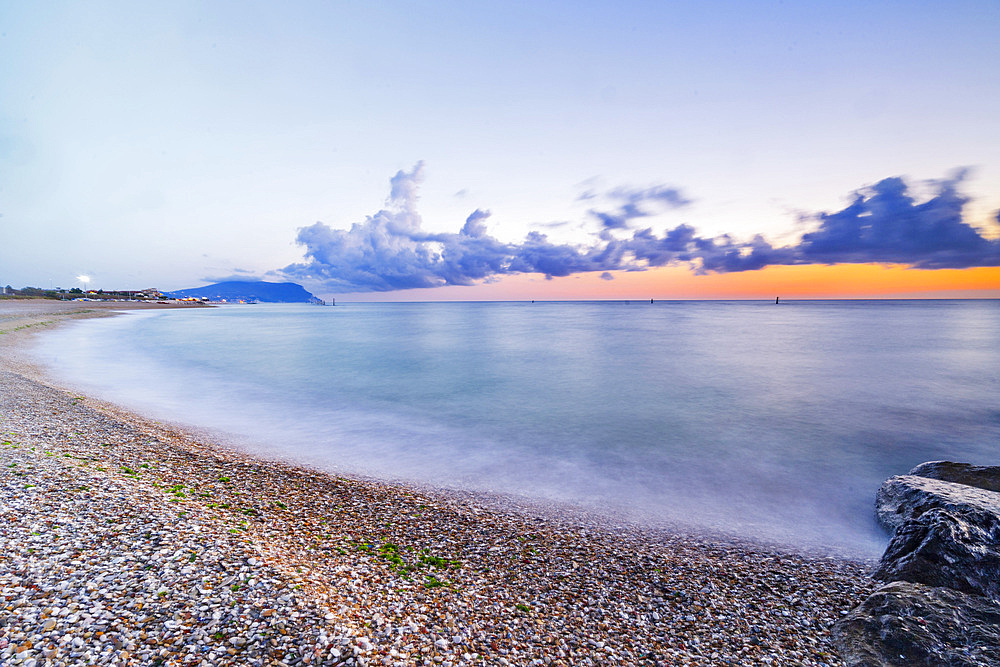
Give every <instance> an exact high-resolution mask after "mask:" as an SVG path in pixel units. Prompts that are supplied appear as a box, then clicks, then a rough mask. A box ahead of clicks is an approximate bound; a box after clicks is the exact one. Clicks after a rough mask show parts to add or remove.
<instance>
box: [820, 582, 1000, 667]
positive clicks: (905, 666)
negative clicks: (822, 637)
mask: <svg viewBox="0 0 1000 667" xmlns="http://www.w3.org/2000/svg"><path fill="white" fill-rule="evenodd" d="M833 641H834V644H835V645H836V646H837V650H838V651H839V653H840V657H841V658H843V660H844V662H845V663H846V664H848V665H851V667H982V666H983V665H1000V607H998V606H997V605H996V604H993V603H992V602H991V601H990V600H987V599H986V598H983V597H979V596H976V595H966V594H964V593H959V592H957V591H953V590H951V589H950V588H944V587H931V586H924V585H922V584H911V583H908V582H895V583H891V584H888V585H886V586H883V587H882V588H880V589H879V590H878V591H877V592H875V593H873V594H872V595H871V596H870V597H869V598H868V599H867V600H865V602H864V603H863V604H861V605H860V606H858V607H856V608H855V609H853V610H851V613H850V614H848V615H847V616H846V617H844V619H842V620H841V621H840V622H839V623H837V625H835V626H834V628H833Z"/></svg>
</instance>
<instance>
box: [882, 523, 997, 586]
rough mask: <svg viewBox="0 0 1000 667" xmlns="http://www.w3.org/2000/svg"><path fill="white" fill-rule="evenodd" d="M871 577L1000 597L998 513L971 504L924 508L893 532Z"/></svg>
mask: <svg viewBox="0 0 1000 667" xmlns="http://www.w3.org/2000/svg"><path fill="white" fill-rule="evenodd" d="M872 576H873V577H874V578H875V579H879V580H881V581H910V582H913V583H919V584H927V585H928V586H946V587H948V588H952V589H954V590H956V591H961V592H963V593H970V594H972V595H982V596H985V597H988V598H992V599H993V600H1000V516H998V515H997V514H995V513H992V512H987V511H983V510H982V509H978V508H972V507H970V508H968V509H966V510H955V509H942V508H934V509H931V510H928V511H926V512H924V513H923V514H921V515H920V516H919V517H917V518H915V519H912V520H910V521H909V522H908V523H906V524H905V525H903V526H902V527H901V528H899V529H898V530H897V531H896V534H895V536H894V537H893V538H892V541H891V542H890V543H889V547H888V548H887V549H886V551H885V554H884V555H883V556H882V560H881V561H880V562H879V566H878V569H877V570H875V573H874V574H873V575H872Z"/></svg>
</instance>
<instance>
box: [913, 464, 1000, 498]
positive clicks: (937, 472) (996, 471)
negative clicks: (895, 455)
mask: <svg viewBox="0 0 1000 667" xmlns="http://www.w3.org/2000/svg"><path fill="white" fill-rule="evenodd" d="M907 474H909V475H916V476H917V477H929V478H931V479H940V480H942V481H945V482H955V483H956V484H965V485H966V486H974V487H976V488H979V489H985V490H987V491H997V492H1000V466H974V465H972V464H971V463H956V462H954V461H928V462H927V463H921V464H920V465H918V466H917V467H916V468H914V469H913V470H911V471H910V472H909V473H907Z"/></svg>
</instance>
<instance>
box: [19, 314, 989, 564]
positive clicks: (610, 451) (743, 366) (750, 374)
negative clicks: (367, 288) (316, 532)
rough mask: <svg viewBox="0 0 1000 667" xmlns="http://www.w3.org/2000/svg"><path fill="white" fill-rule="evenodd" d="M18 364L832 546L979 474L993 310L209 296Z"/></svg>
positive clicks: (532, 486) (692, 525) (386, 463)
mask: <svg viewBox="0 0 1000 667" xmlns="http://www.w3.org/2000/svg"><path fill="white" fill-rule="evenodd" d="M34 354H35V355H36V356H37V358H38V360H40V361H41V362H42V363H43V364H45V365H46V366H48V368H49V369H50V371H51V372H52V373H53V374H54V375H55V376H56V377H57V378H58V379H60V380H61V381H63V382H65V383H66V384H68V385H69V386H72V387H74V388H76V389H77V390H79V391H81V392H84V393H86V394H87V395H91V396H95V397H99V398H103V399H106V400H110V401H113V402H115V403H118V404H120V405H123V406H125V407H128V408H130V409H133V410H135V411H138V412H140V413H142V414H146V415H148V416H151V417H154V418H156V419H162V420H169V421H171V422H176V423H179V424H184V425H189V426H192V427H197V428H199V429H207V430H209V432H211V433H213V434H215V436H216V437H218V438H219V439H220V440H226V441H227V442H228V444H230V445H233V446H238V447H242V448H244V449H246V450H248V451H250V452H252V453H254V454H257V455H259V456H262V457H264V458H266V459H272V460H284V461H289V462H293V463H300V464H304V465H308V466H311V467H315V468H319V469H323V470H327V471H330V472H332V473H338V474H354V475H360V476H366V477H376V478H379V479H383V480H402V481H406V482H410V483H417V484H426V485H431V486H434V487H440V488H446V489H461V490H469V491H481V492H488V493H491V494H504V495H509V496H513V497H517V498H522V499H527V500H531V501H534V502H537V503H539V504H544V505H549V506H556V507H565V508H570V509H572V508H577V509H580V510H583V511H586V512H596V513H603V514H604V515H606V516H607V517H610V518H612V519H613V520H616V521H623V522H629V523H633V522H634V523H638V524H641V525H647V526H651V527H661V526H662V527H670V526H674V527H681V528H683V529H684V530H695V531H702V532H705V533H708V534H713V535H714V534H723V535H731V536H734V537H737V538H744V539H752V540H757V541H762V542H765V543H769V544H775V545H781V546H783V547H788V548H792V549H796V550H801V551H808V552H817V551H818V552H824V553H828V554H831V555H839V556H849V557H861V558H865V557H872V556H877V555H878V554H879V553H881V551H882V549H884V547H885V545H886V542H887V537H886V535H885V533H884V532H883V531H882V530H881V529H880V528H879V526H878V525H877V523H876V521H875V519H874V514H873V507H874V498H875V492H876V490H877V489H878V487H879V485H880V484H881V483H882V481H883V480H885V479H886V478H888V477H890V476H892V475H898V474H905V473H906V472H907V471H908V470H909V469H910V468H912V467H913V466H915V465H917V464H919V463H921V462H924V461H929V460H941V459H947V460H955V461H968V462H973V463H977V464H990V465H1000V301H997V300H954V301H951V300H900V301H890V300H878V301H787V302H782V303H781V304H775V303H772V302H752V301H657V302H655V303H650V302H648V301H631V302H625V301H615V302H537V303H530V302H490V303H349V304H338V305H336V306H333V307H329V306H327V307H322V306H313V305H306V304H301V305H300V304H273V305H272V304H246V305H228V306H222V307H217V308H204V309H184V310H180V309H179V310H155V311H131V312H127V313H125V314H124V315H123V316H120V317H114V318H102V319H90V320H80V321H75V322H72V323H70V324H68V325H66V326H64V327H61V328H58V329H56V330H53V331H51V332H47V333H44V334H42V335H41V336H40V337H39V339H38V345H37V348H36V349H35V350H34Z"/></svg>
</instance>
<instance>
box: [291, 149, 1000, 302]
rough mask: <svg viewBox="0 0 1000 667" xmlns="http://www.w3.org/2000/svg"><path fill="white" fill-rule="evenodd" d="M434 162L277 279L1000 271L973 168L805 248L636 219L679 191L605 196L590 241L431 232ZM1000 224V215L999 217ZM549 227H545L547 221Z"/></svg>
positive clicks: (843, 214) (868, 212) (901, 187)
mask: <svg viewBox="0 0 1000 667" xmlns="http://www.w3.org/2000/svg"><path fill="white" fill-rule="evenodd" d="M423 173H424V165H423V163H422V162H421V163H417V164H416V165H415V166H414V168H413V169H412V170H411V171H399V172H398V173H397V174H396V175H395V176H393V177H392V179H391V181H390V194H389V197H388V199H387V200H386V203H385V207H384V208H383V209H382V210H380V211H378V212H377V213H375V214H374V215H371V216H368V217H367V218H366V219H365V220H364V221H362V222H358V223H355V224H353V225H351V227H350V229H347V230H338V229H332V228H330V227H329V226H328V225H326V224H324V223H322V222H317V223H315V224H313V225H310V226H308V227H303V228H301V229H300V230H299V232H298V236H297V238H296V240H297V242H298V243H299V244H300V245H302V246H303V247H304V248H305V257H304V260H303V261H302V262H300V263H296V264H292V265H290V266H287V267H285V268H284V269H281V270H279V271H278V272H277V273H278V274H280V275H281V276H283V277H286V278H288V279H292V280H300V281H304V282H309V283H313V284H317V285H320V286H321V287H322V288H324V289H326V290H329V291H345V292H364V291H390V290H399V289H411V288H420V287H441V286H445V285H474V284H476V283H479V282H494V281H496V280H498V279H499V278H500V277H502V276H504V275H509V274H517V273H541V274H544V275H545V277H546V278H547V279H549V280H551V279H553V278H557V277H564V276H569V275H573V274H576V273H583V272H590V271H597V272H601V278H603V279H605V280H608V279H611V278H612V277H613V276H612V275H611V273H610V272H611V271H644V270H647V269H649V268H652V267H659V266H666V265H678V264H680V265H687V266H689V267H690V268H691V269H692V270H694V271H695V272H697V273H730V272H738V271H755V270H758V269H762V268H764V267H766V266H771V265H778V264H784V265H789V264H817V263H818V264H834V263H873V262H874V263H901V264H908V265H911V266H914V267H918V268H963V267H970V266H996V265H1000V241H997V240H989V239H987V238H985V237H984V236H983V235H982V234H980V232H978V231H977V230H976V229H975V228H974V227H972V226H971V225H969V224H968V223H966V222H965V221H964V220H963V217H962V211H963V207H964V206H965V204H966V202H967V200H966V198H965V197H963V196H962V195H961V194H960V193H959V190H958V187H959V185H960V183H961V181H962V179H963V178H964V177H965V172H964V171H960V172H957V173H956V174H955V175H954V176H953V177H952V178H949V179H944V180H941V181H938V182H937V183H936V184H935V186H936V193H935V195H934V196H933V197H931V198H930V199H928V200H927V201H923V202H918V201H917V200H916V199H915V198H914V197H913V196H912V195H911V194H910V192H909V187H908V186H907V184H906V182H905V181H904V180H903V179H900V178H887V179H884V180H882V181H880V182H878V183H876V184H875V185H873V186H871V187H868V188H864V189H861V190H859V191H857V192H855V193H854V194H853V196H852V199H851V202H850V204H849V205H848V206H846V207H845V208H844V209H843V210H840V211H837V212H834V213H819V214H816V215H814V216H811V219H812V220H813V222H814V223H818V225H817V226H816V227H815V228H814V229H813V230H812V231H808V232H806V233H804V234H802V235H801V238H800V240H799V242H798V243H796V244H794V245H787V246H778V247H775V246H773V245H772V244H771V243H770V242H769V241H768V240H767V239H765V238H764V237H763V236H760V235H756V236H754V237H752V238H751V239H750V240H749V241H742V240H738V239H736V238H734V237H732V236H730V235H728V234H724V235H722V236H717V237H714V238H709V237H702V236H699V235H698V233H697V230H696V229H695V228H694V227H692V226H691V225H687V224H680V225H677V226H675V227H674V228H672V229H668V230H666V231H665V232H664V233H663V234H662V235H658V234H656V233H655V232H654V231H653V229H652V228H651V227H647V228H644V229H638V230H633V229H632V228H631V223H632V222H633V221H635V220H638V219H642V218H647V217H650V216H652V215H655V214H656V213H657V212H662V211H664V210H670V209H677V208H682V207H685V206H687V205H688V204H690V200H689V199H688V198H687V197H685V196H684V195H683V194H682V193H681V191H679V190H678V189H676V188H672V187H667V186H655V187H650V188H646V189H627V188H619V189H617V190H613V191H611V192H610V193H607V194H606V195H605V196H606V197H608V198H609V199H611V200H613V201H614V202H615V203H616V206H615V207H614V208H612V209H610V210H602V211H598V210H596V209H592V210H591V211H589V213H590V214H591V215H592V216H593V217H594V218H596V219H597V220H598V221H599V222H600V229H599V231H598V233H597V235H596V237H594V238H593V240H592V241H591V242H590V243H584V244H565V243H554V242H552V241H550V240H549V237H548V236H547V235H546V234H544V233H542V232H539V231H533V232H530V233H529V234H528V235H527V236H526V237H525V238H524V239H523V240H522V241H521V242H518V243H507V242H504V241H500V240H499V239H497V238H495V237H493V236H491V235H490V234H489V232H488V227H487V222H488V221H489V218H490V212H489V211H485V210H482V209H476V210H475V211H473V212H472V213H471V214H470V215H469V216H468V217H467V218H466V220H465V224H464V225H463V226H462V228H461V230H460V231H459V232H458V233H429V232H425V231H423V229H422V220H421V218H420V214H419V213H418V211H417V201H418V198H419V196H418V195H419V187H420V184H421V182H422V181H423ZM998 219H1000V214H998ZM540 226H544V225H540Z"/></svg>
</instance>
